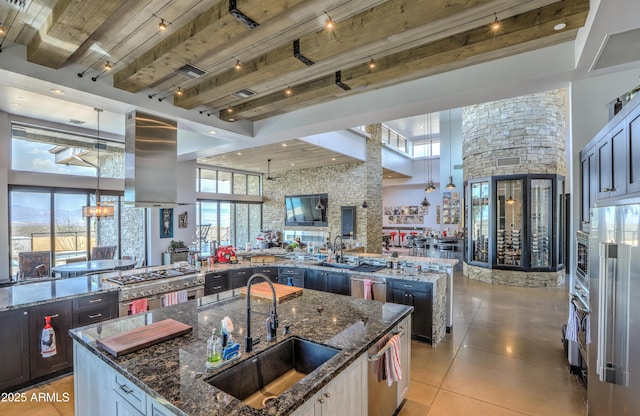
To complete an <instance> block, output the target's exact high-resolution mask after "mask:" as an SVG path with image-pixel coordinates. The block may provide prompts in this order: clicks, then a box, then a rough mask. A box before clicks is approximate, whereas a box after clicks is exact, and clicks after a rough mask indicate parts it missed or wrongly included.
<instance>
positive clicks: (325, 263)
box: [318, 261, 354, 269]
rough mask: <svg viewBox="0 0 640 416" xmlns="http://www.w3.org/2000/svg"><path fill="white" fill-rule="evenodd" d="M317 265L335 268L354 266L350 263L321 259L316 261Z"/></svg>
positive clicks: (350, 267)
mask: <svg viewBox="0 0 640 416" xmlns="http://www.w3.org/2000/svg"><path fill="white" fill-rule="evenodd" d="M318 266H323V267H333V268H336V269H352V268H353V267H354V266H353V265H351V264H346V263H330V262H326V261H323V262H322V263H318Z"/></svg>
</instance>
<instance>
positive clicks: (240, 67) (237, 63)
mask: <svg viewBox="0 0 640 416" xmlns="http://www.w3.org/2000/svg"><path fill="white" fill-rule="evenodd" d="M233 67H234V68H235V69H236V70H238V71H239V70H240V69H242V64H241V63H240V60H239V59H236V64H235V65H234V66H233Z"/></svg>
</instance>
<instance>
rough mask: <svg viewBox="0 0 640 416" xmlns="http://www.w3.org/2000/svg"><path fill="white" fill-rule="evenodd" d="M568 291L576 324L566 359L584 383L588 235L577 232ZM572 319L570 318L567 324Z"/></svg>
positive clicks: (570, 310) (585, 366)
mask: <svg viewBox="0 0 640 416" xmlns="http://www.w3.org/2000/svg"><path fill="white" fill-rule="evenodd" d="M572 278H573V281H572V284H571V289H570V291H569V301H570V303H571V304H570V308H569V312H570V314H572V313H573V311H574V310H575V311H576V313H577V314H576V316H575V317H574V319H573V322H575V324H576V329H577V331H576V340H575V341H571V340H570V341H569V342H568V346H567V347H568V352H567V353H568V359H569V365H570V367H571V371H572V372H574V373H576V374H578V375H580V376H581V378H582V379H583V381H584V382H585V383H586V379H587V378H586V374H587V371H588V364H587V343H588V342H589V340H588V334H589V331H588V326H589V325H590V314H591V308H590V306H589V234H587V233H585V232H584V231H578V232H577V234H576V267H575V272H574V275H573V276H572ZM571 322H572V319H571V316H570V319H569V323H568V324H571Z"/></svg>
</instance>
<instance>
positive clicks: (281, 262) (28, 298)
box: [0, 252, 458, 311]
mask: <svg viewBox="0 0 640 416" xmlns="http://www.w3.org/2000/svg"><path fill="white" fill-rule="evenodd" d="M253 253H259V252H253ZM302 254H304V253H301V255H302ZM289 257H290V258H285V257H280V258H279V259H278V261H277V262H275V263H251V262H249V261H246V260H244V261H240V262H239V263H236V264H229V263H216V264H214V265H213V266H210V265H206V266H202V267H200V268H199V269H194V273H202V274H204V273H207V272H215V271H225V270H233V269H243V268H247V267H303V268H305V269H315V270H325V271H333V272H337V273H349V274H351V275H360V276H362V277H367V278H369V279H372V280H375V281H384V280H386V279H404V280H413V281H424V282H431V283H434V282H437V281H438V280H439V279H441V278H442V277H444V276H445V273H443V271H445V270H447V269H448V268H450V267H451V268H452V267H453V266H454V265H455V264H456V263H457V261H458V260H455V259H438V258H429V257H409V256H401V257H398V258H396V260H397V261H400V262H403V261H404V262H406V263H407V264H409V265H421V266H422V267H423V270H422V271H421V272H418V271H417V269H415V268H413V267H407V268H406V269H405V270H400V269H386V268H385V269H382V270H379V271H377V272H358V271H352V270H349V269H342V268H336V267H324V266H320V265H318V263H319V261H318V260H317V258H316V255H311V258H310V257H309V255H305V256H304V260H302V261H299V260H297V256H289ZM291 257H293V258H291ZM348 259H350V261H352V262H356V263H357V262H379V263H383V262H386V260H389V259H390V257H385V256H382V255H380V254H359V255H358V256H349V257H348ZM170 267H172V266H169V265H165V266H152V267H146V268H140V269H133V270H122V271H115V272H113V273H105V274H100V275H93V276H91V275H90V276H81V277H72V278H58V279H50V280H44V281H38V280H35V281H31V282H24V283H19V284H15V285H13V286H7V287H2V288H0V311H5V310H11V309H17V308H22V307H28V306H33V305H37V304H41V303H47V302H54V301H60V300H65V299H71V298H75V297H79V296H88V295H94V294H99V293H103V292H108V291H117V290H119V288H120V286H119V285H117V284H115V283H111V282H108V281H106V280H105V279H106V278H108V277H111V276H118V275H127V274H134V273H140V272H143V271H153V270H160V269H166V268H170ZM425 268H431V269H433V270H430V269H425Z"/></svg>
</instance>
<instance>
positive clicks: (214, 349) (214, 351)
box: [207, 328, 222, 368]
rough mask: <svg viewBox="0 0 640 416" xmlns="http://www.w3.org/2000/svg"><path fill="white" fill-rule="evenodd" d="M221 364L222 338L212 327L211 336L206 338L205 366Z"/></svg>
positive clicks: (210, 366) (211, 366)
mask: <svg viewBox="0 0 640 416" xmlns="http://www.w3.org/2000/svg"><path fill="white" fill-rule="evenodd" d="M220 364H222V340H220V337H219V336H218V335H217V334H216V328H213V333H212V334H211V337H210V338H209V339H208V340H207V368H213V367H216V366H218V365H220Z"/></svg>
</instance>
